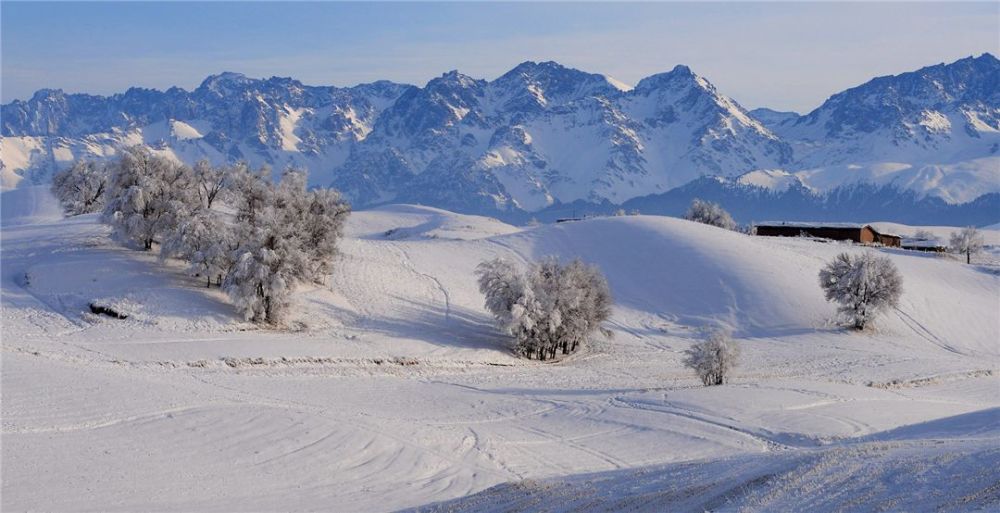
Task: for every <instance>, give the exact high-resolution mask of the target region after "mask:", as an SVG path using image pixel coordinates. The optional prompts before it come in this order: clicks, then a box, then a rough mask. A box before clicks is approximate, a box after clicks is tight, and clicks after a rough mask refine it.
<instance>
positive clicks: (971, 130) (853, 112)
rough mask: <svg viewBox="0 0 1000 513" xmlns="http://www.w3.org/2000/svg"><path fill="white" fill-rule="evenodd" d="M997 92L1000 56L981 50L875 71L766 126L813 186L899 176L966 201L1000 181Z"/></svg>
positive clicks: (917, 187)
mask: <svg viewBox="0 0 1000 513" xmlns="http://www.w3.org/2000/svg"><path fill="white" fill-rule="evenodd" d="M998 91H1000V60H997V58H996V57H994V56H993V55H990V54H983V55H981V56H979V57H968V58H965V59H961V60H958V61H956V62H953V63H950V64H938V65H935V66H929V67H926V68H921V69H919V70H916V71H913V72H908V73H902V74H899V75H895V76H886V77H879V78H875V79H873V80H871V81H869V82H867V83H865V84H862V85H860V86H857V87H854V88H851V89H848V90H846V91H844V92H842V93H838V94H836V95H833V96H831V97H830V98H829V99H828V100H827V101H826V102H824V103H823V105H821V106H820V107H819V108H817V109H816V110H814V111H812V112H810V113H809V114H807V115H805V116H801V117H788V118H787V119H784V120H781V121H778V120H777V118H775V117H774V116H771V117H770V120H771V122H770V123H769V126H770V128H772V129H773V130H774V132H775V133H776V134H778V135H779V136H780V137H781V138H782V139H783V140H785V141H788V142H789V143H790V144H792V146H793V147H794V148H795V162H794V165H793V167H792V169H793V170H802V171H800V172H798V173H796V175H797V176H799V177H800V178H801V179H802V180H803V182H805V183H806V184H807V185H810V186H812V187H815V188H817V189H821V190H828V189H830V188H832V187H836V186H838V185H842V184H844V183H852V182H858V181H869V182H873V183H876V184H886V183H893V184H895V185H898V186H900V187H902V188H906V189H909V190H914V191H917V192H919V193H921V194H929V195H932V196H938V197H941V198H942V199H944V200H945V201H948V202H949V203H965V202H968V201H972V200H973V199H975V198H977V197H978V196H980V195H982V194H986V193H990V192H997V184H998V183H1000V154H998V151H1000V92H998ZM765 116H767V114H765Z"/></svg>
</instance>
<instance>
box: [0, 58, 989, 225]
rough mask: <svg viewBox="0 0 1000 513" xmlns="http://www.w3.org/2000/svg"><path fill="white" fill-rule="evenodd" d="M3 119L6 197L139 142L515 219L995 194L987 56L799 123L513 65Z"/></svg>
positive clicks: (663, 89) (37, 99) (840, 101)
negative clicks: (711, 184) (835, 195)
mask: <svg viewBox="0 0 1000 513" xmlns="http://www.w3.org/2000/svg"><path fill="white" fill-rule="evenodd" d="M2 118H3V119H2V122H3V126H2V139H0V144H2V146H0V150H2V155H0V167H2V170H0V171H2V185H3V187H4V188H11V187H14V186H16V184H17V183H18V182H19V181H21V180H24V179H27V180H28V181H29V182H36V183H37V182H44V181H45V180H46V179H47V178H48V176H50V175H51V172H52V171H53V170H54V169H55V168H58V167H60V166H64V165H66V164H68V163H69V162H70V161H72V160H73V159H76V158H80V157H95V156H96V157H103V156H109V155H113V154H114V153H115V151H116V150H117V149H118V148H121V147H122V146H125V145H132V144H138V143H143V144H148V145H150V146H152V147H153V148H154V149H156V150H157V151H160V152H164V153H166V154H169V155H173V156H175V157H176V158H178V159H180V160H184V161H193V160H196V159H200V158H208V159H209V160H212V161H215V162H221V161H232V160H241V159H242V160H247V161H249V162H250V163H251V164H253V165H261V164H265V163H266V164H270V165H272V166H274V167H279V168H280V167H284V166H286V165H297V166H305V167H308V169H309V170H310V175H311V182H312V184H314V185H329V184H332V185H334V186H336V187H338V188H340V189H342V190H343V191H344V192H345V193H346V194H347V195H348V197H349V198H351V200H352V201H353V202H354V204H355V205H356V206H359V207H364V206H370V205H376V204H381V203H389V202H409V203H423V204H429V205H434V206H438V207H443V208H447V209H451V210H457V211H463V212H476V213H493V214H497V215H505V214H506V215H513V214H519V215H529V214H531V213H536V212H540V211H545V210H552V209H558V208H560V206H562V205H566V204H570V203H573V202H578V203H579V202H582V203H585V204H594V205H598V204H608V203H610V204H622V203H624V202H626V201H628V200H631V199H633V198H638V197H644V196H645V197H655V196H656V195H662V194H665V193H668V191H671V190H676V188H678V187H680V186H683V185H685V184H689V183H691V182H692V181H693V180H696V179H698V178H703V177H706V176H717V177H722V178H723V179H724V181H733V182H736V183H740V184H745V185H751V186H754V187H756V188H766V189H769V190H773V191H776V192H782V191H785V190H787V189H788V188H789V187H793V186H794V187H797V188H802V189H804V190H807V191H811V192H812V193H813V194H819V195H823V194H827V193H829V191H833V190H838V189H840V188H843V187H856V186H857V185H856V184H857V183H859V182H864V183H868V182H871V183H873V184H875V185H876V186H878V187H879V188H880V190H899V191H907V193H913V194H915V195H916V197H917V198H918V199H922V198H934V199H935V200H936V199H937V198H939V199H940V200H942V201H943V202H944V203H945V204H962V203H968V202H971V201H973V200H975V199H977V198H979V197H981V196H983V195H987V194H990V195H991V196H990V197H992V196H993V195H995V194H996V193H1000V149H998V148H1000V61H998V60H997V59H996V57H994V56H992V55H990V54H984V55H982V56H980V57H975V58H973V57H970V58H966V59H962V60H959V61H956V62H954V63H951V64H940V65H936V66H931V67H927V68H923V69H921V70H918V71H915V72H911V73H904V74H901V75H897V76H890V77H880V78H876V79H874V80H872V81H870V82H868V83H866V84H863V85H861V86H858V87H856V88H853V89H849V90H847V91H844V92H842V93H839V94H836V95H834V96H832V97H831V98H830V99H829V100H827V101H826V102H825V103H824V104H823V105H822V106H820V107H819V108H817V109H816V110H814V111H813V112H811V113H809V114H807V115H804V116H799V115H798V114H795V113H783V112H776V111H772V110H769V109H757V110H754V111H747V110H746V109H744V108H743V107H742V106H740V105H739V104H738V103H737V102H736V101H734V100H733V99H731V98H729V97H727V96H725V95H724V94H722V93H720V92H719V91H718V90H717V89H716V88H715V87H714V86H713V85H712V84H711V83H710V82H709V81H708V80H707V79H705V78H704V77H701V76H699V75H697V74H695V73H694V72H693V71H691V70H690V69H689V68H688V67H686V66H677V67H675V68H674V69H673V70H671V71H669V72H666V73H661V74H657V75H653V76H651V77H647V78H645V79H643V80H641V81H640V82H639V83H638V84H637V85H636V86H635V87H633V88H630V87H628V86H625V85H624V84H621V83H620V82H618V81H616V80H614V79H612V78H610V77H607V76H604V75H599V74H592V73H586V72H583V71H578V70H575V69H570V68H566V67H564V66H561V65H559V64H557V63H554V62H543V63H535V62H525V63H523V64H521V65H519V66H517V67H515V68H514V69H512V70H511V71H509V72H507V73H506V74H504V75H502V76H501V77H499V78H497V79H495V80H492V81H485V80H479V79H474V78H472V77H469V76H466V75H463V74H461V73H459V72H457V71H452V72H449V73H445V74H444V75H442V76H440V77H438V78H435V79H433V80H431V81H430V82H429V83H428V84H427V85H426V86H424V87H416V86H411V85H402V84H395V83H391V82H384V81H382V82H375V83H372V84H363V85H358V86H355V87H350V88H338V87H313V86H306V85H303V84H302V83H300V82H298V81H296V80H292V79H290V78H270V79H266V80H257V79H250V78H247V77H245V76H243V75H240V74H236V73H223V74H220V75H216V76H212V77H209V78H207V79H206V80H205V81H204V82H203V83H202V84H201V85H200V86H199V87H198V88H196V89H195V90H194V91H191V92H188V91H185V90H183V89H180V88H176V87H175V88H171V89H169V90H167V91H163V92H161V91H155V90H148V89H136V88H133V89H129V90H128V91H126V92H125V93H124V94H118V95H114V96H110V97H101V96H91V95H85V94H65V93H63V92H62V91H59V90H41V91H39V92H38V93H36V94H35V95H34V97H32V98H31V99H30V100H28V101H15V102H13V103H10V104H7V105H4V106H3V107H2ZM991 193H992V194H991ZM650 195H653V196H650ZM998 220H1000V219H998Z"/></svg>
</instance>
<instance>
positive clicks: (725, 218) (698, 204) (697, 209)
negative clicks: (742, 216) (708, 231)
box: [684, 198, 736, 230]
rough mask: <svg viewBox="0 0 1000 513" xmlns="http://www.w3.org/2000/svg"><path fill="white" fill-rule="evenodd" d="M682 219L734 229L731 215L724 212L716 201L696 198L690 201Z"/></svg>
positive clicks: (734, 225)
mask: <svg viewBox="0 0 1000 513" xmlns="http://www.w3.org/2000/svg"><path fill="white" fill-rule="evenodd" d="M684 219H687V220H689V221H695V222H698V223H703V224H710V225H712V226H718V227H719V228H725V229H727V230H735V229H736V221H734V220H733V216H731V215H729V212H726V210H725V209H723V208H722V206H720V205H719V204H718V203H712V202H711V201H702V200H700V199H697V198H696V199H695V200H694V201H692V202H691V207H690V208H688V211H687V214H685V215H684Z"/></svg>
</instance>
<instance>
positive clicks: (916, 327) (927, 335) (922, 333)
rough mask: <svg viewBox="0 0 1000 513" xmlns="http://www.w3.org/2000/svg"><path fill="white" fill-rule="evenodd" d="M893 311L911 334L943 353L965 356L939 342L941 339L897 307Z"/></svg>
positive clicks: (948, 345)
mask: <svg viewBox="0 0 1000 513" xmlns="http://www.w3.org/2000/svg"><path fill="white" fill-rule="evenodd" d="M893 309H894V310H896V313H897V314H898V316H899V319H900V320H902V321H903V323H904V324H906V325H907V326H909V328H910V329H911V330H913V332H914V333H916V334H917V335H918V336H919V337H921V338H923V339H924V340H926V341H928V342H930V343H931V344H934V345H935V346H938V347H940V348H941V349H944V350H945V351H948V352H950V353H954V354H957V355H962V356H966V355H965V354H964V353H962V352H961V351H959V350H957V349H955V348H954V347H952V346H951V345H950V344H948V343H947V342H945V341H944V340H941V337H938V336H937V335H935V334H934V333H933V332H932V331H931V330H929V329H927V327H926V326H924V325H923V324H921V323H920V321H918V320H916V319H914V318H913V316H912V315H910V314H908V313H906V312H904V311H903V310H902V309H901V308H899V307H893Z"/></svg>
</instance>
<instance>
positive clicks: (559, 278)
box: [476, 257, 612, 360]
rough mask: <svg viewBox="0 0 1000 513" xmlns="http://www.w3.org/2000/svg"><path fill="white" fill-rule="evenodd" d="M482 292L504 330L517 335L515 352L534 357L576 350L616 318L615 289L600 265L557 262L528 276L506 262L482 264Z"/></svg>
mask: <svg viewBox="0 0 1000 513" xmlns="http://www.w3.org/2000/svg"><path fill="white" fill-rule="evenodd" d="M476 275H477V276H478V279H479V290H480V291H481V292H482V293H483V295H484V296H485V299H486V302H485V305H486V309H487V310H489V311H490V313H492V314H493V316H494V318H495V319H496V320H497V324H498V325H499V326H500V328H501V329H502V330H504V331H506V332H507V333H509V334H511V335H512V336H514V339H515V341H516V345H515V347H514V351H515V352H516V353H517V354H520V355H523V356H526V357H528V358H533V357H537V358H538V359H540V360H545V359H548V358H554V357H555V356H556V352H557V351H559V350H561V351H562V353H563V354H567V353H570V352H573V351H575V350H576V349H577V347H579V345H580V343H581V342H583V341H584V340H586V338H587V337H588V336H590V335H591V334H592V333H593V332H595V331H598V330H601V331H602V332H604V333H605V334H609V332H607V331H606V330H602V329H601V326H600V325H601V322H603V321H605V320H606V319H607V318H608V317H609V316H610V315H611V304H612V301H611V291H610V289H609V288H608V283H607V280H606V279H605V278H604V275H603V274H601V272H600V270H598V269H597V268H596V267H594V266H589V265H586V264H584V263H583V262H581V261H579V260H574V261H572V262H570V263H569V264H566V265H562V264H560V263H559V261H558V260H557V259H555V258H552V257H550V258H546V259H545V260H543V261H541V262H539V263H536V264H534V265H532V266H531V268H530V269H529V270H528V272H527V273H522V272H521V270H520V269H518V268H517V267H515V266H514V265H513V264H511V263H510V262H508V261H506V260H503V259H495V260H491V261H487V262H483V263H481V264H479V267H478V268H477V269H476Z"/></svg>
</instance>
